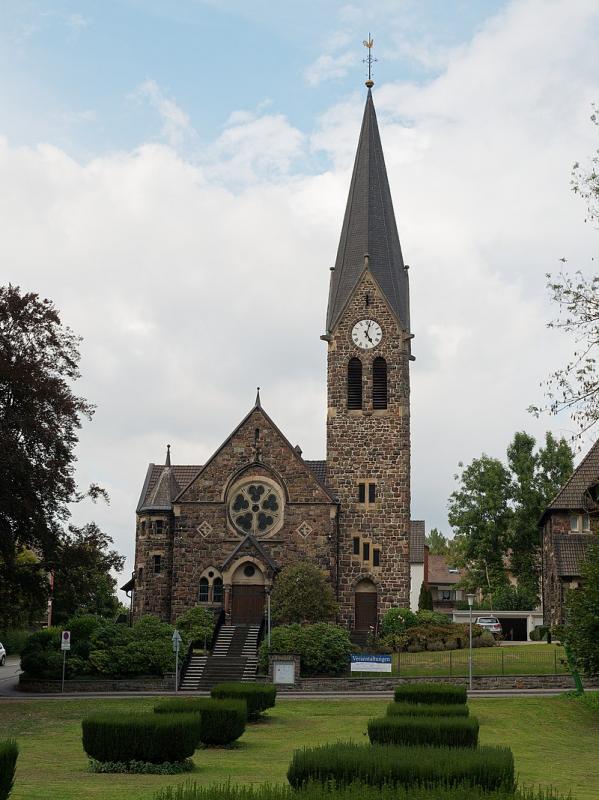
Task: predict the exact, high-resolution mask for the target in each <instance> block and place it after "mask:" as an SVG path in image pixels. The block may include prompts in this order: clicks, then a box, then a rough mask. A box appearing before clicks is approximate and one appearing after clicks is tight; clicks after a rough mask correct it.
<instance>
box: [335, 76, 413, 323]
mask: <svg viewBox="0 0 599 800" xmlns="http://www.w3.org/2000/svg"><path fill="white" fill-rule="evenodd" d="M366 254H368V255H369V268H370V271H371V272H372V274H373V275H374V277H375V278H376V280H377V283H378V284H379V286H380V288H381V291H382V292H383V294H384V295H385V297H386V299H387V302H388V303H389V305H390V306H391V308H392V309H393V311H394V312H395V314H396V316H397V317H398V319H399V320H400V321H401V323H402V327H403V328H404V329H405V330H409V328H410V312H409V296H408V295H409V288H408V273H407V271H406V269H405V268H404V263H403V256H402V254H401V246H400V243H399V234H398V233H397V225H396V222H395V214H394V212H393V201H392V200H391V191H390V189H389V181H388V179H387V170H386V168H385V158H384V156H383V147H382V145H381V139H380V135H379V128H378V124H377V119H376V112H375V110H374V103H373V100H372V92H371V91H370V89H369V90H368V96H367V98H366V106H365V108H364V116H363V118H362V128H361V130H360V139H359V142H358V150H357V152H356V160H355V162H354V170H353V173H352V178H351V184H350V187H349V196H348V199H347V206H346V209H345V217H344V219H343V227H342V229H341V238H340V241H339V249H338V251H337V260H336V261H335V269H334V270H333V271H332V272H331V285H330V292H329V307H328V311H327V331H331V330H332V329H333V328H334V326H335V324H336V322H337V320H338V318H339V315H340V314H341V312H342V310H343V308H344V306H345V304H346V303H347V301H348V299H349V297H350V295H351V293H352V291H353V289H354V288H355V286H356V284H357V282H358V281H359V279H360V277H361V275H362V273H363V271H364V256H365V255H366Z"/></svg>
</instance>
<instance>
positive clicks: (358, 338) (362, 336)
mask: <svg viewBox="0 0 599 800" xmlns="http://www.w3.org/2000/svg"><path fill="white" fill-rule="evenodd" d="M351 338H352V341H353V343H354V344H356V345H358V347H361V348H362V350H371V349H372V348H373V347H376V346H377V344H380V343H381V340H382V338H383V331H382V330H381V326H380V325H379V324H378V322H375V321H374V320H373V319H361V320H360V321H359V322H356V324H355V325H354V327H353V328H352V332H351Z"/></svg>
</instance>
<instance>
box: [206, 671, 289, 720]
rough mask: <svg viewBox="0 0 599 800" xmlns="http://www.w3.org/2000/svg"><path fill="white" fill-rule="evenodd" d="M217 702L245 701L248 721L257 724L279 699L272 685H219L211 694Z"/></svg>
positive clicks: (239, 683) (240, 683)
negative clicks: (225, 699) (261, 716)
mask: <svg viewBox="0 0 599 800" xmlns="http://www.w3.org/2000/svg"><path fill="white" fill-rule="evenodd" d="M210 694H211V696H212V697H213V698H215V699H216V700H222V699H224V698H230V699H231V700H245V702H246V703H247V713H248V720H249V721H250V722H255V721H256V720H257V719H258V718H259V717H260V715H261V714H262V712H263V711H266V709H267V708H272V707H273V706H274V704H275V700H276V697H277V689H276V687H275V686H273V685H272V684H270V683H242V682H241V681H239V682H238V683H218V684H217V685H216V686H214V687H213V689H212V691H211V692H210Z"/></svg>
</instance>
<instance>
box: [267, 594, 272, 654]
mask: <svg viewBox="0 0 599 800" xmlns="http://www.w3.org/2000/svg"><path fill="white" fill-rule="evenodd" d="M270 591H271V590H270V588H268V589H267V590H266V638H267V641H268V652H269V653H270Z"/></svg>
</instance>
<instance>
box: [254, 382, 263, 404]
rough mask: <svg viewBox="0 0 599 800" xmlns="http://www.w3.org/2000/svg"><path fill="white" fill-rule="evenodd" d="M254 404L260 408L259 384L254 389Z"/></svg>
mask: <svg viewBox="0 0 599 800" xmlns="http://www.w3.org/2000/svg"><path fill="white" fill-rule="evenodd" d="M254 405H255V406H256V408H262V404H261V402H260V387H259V386H258V388H257V389H256V402H255V404H254Z"/></svg>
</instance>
